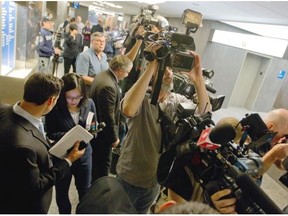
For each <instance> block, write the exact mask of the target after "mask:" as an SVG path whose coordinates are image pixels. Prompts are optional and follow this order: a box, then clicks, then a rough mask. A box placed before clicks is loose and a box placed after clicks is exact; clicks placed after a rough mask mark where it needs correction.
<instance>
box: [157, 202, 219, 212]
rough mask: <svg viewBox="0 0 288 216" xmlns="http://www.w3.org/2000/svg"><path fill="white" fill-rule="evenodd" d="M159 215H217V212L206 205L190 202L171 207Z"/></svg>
mask: <svg viewBox="0 0 288 216" xmlns="http://www.w3.org/2000/svg"><path fill="white" fill-rule="evenodd" d="M159 214H219V212H218V211H217V210H215V209H214V208H212V207H211V206H209V205H208V204H205V203H200V202H195V201H194V202H193V201H190V202H186V203H178V204H175V205H172V206H171V207H168V208H166V209H164V210H163V211H161V212H159Z"/></svg>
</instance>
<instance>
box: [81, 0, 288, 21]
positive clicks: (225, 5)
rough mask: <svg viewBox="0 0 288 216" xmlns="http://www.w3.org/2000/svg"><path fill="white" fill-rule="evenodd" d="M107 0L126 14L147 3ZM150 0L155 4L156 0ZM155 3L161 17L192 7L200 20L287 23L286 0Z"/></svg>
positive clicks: (133, 12) (131, 13)
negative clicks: (198, 13)
mask: <svg viewBox="0 0 288 216" xmlns="http://www.w3.org/2000/svg"><path fill="white" fill-rule="evenodd" d="M86 2H87V1H86ZM109 2H113V3H114V4H117V5H121V6H123V8H122V9H113V8H111V7H108V6H107V9H108V10H110V11H115V12H119V13H124V14H128V15H137V14H139V13H140V8H141V7H142V6H144V7H146V8H147V5H148V4H145V3H140V1H139V2H138V1H109ZM149 2H150V3H153V2H154V3H155V2H157V0H154V1H149ZM89 4H92V1H89ZM157 5H158V6H159V10H158V11H157V12H156V14H158V15H162V16H164V17H181V16H182V13H183V11H184V10H185V9H192V10H195V11H198V12H200V13H202V14H203V19H209V20H218V21H237V22H252V23H265V24H275V25H286V26H288V1H166V2H164V3H158V4H157Z"/></svg>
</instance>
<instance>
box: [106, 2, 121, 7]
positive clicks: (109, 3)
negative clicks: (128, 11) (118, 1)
mask: <svg viewBox="0 0 288 216" xmlns="http://www.w3.org/2000/svg"><path fill="white" fill-rule="evenodd" d="M103 4H105V5H107V6H109V7H113V8H123V7H122V6H120V5H115V4H113V3H111V2H103Z"/></svg>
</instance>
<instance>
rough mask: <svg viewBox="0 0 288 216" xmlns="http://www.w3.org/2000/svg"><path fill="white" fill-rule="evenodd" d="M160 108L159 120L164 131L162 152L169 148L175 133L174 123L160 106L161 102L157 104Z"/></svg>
mask: <svg viewBox="0 0 288 216" xmlns="http://www.w3.org/2000/svg"><path fill="white" fill-rule="evenodd" d="M157 106H158V110H159V118H158V122H159V123H160V126H161V132H162V138H161V146H160V150H159V153H160V154H162V153H163V150H167V149H168V146H169V143H170V140H172V138H173V137H172V136H173V134H172V133H171V130H172V129H173V128H174V123H173V122H172V120H171V119H170V118H169V116H168V115H167V114H166V113H165V112H163V111H162V110H161V108H160V106H159V103H158V104H157Z"/></svg>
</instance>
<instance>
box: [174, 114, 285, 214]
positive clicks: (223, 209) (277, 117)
mask: <svg viewBox="0 0 288 216" xmlns="http://www.w3.org/2000/svg"><path fill="white" fill-rule="evenodd" d="M237 122H239V121H238V120H237V119H236V118H234V117H226V118H223V119H221V120H220V121H218V122H217V125H216V127H217V126H218V125H220V124H223V123H228V124H230V125H232V126H233V127H235V129H236V137H235V139H234V142H235V143H237V144H238V143H240V139H241V137H242V134H243V131H242V127H241V125H239V123H238V124H237ZM264 123H265V124H266V126H267V128H268V129H269V130H270V131H273V132H277V134H276V136H275V137H274V138H273V139H272V142H271V143H272V145H273V144H274V146H273V147H272V149H271V150H269V151H268V152H267V153H266V154H264V156H263V157H262V162H263V164H262V168H261V169H260V175H259V177H261V175H263V174H264V173H265V172H266V171H267V170H268V169H269V168H270V167H271V166H272V164H273V163H274V164H275V165H276V166H277V167H278V168H279V169H282V170H285V169H284V167H283V165H282V161H283V159H285V158H286V157H287V156H288V145H287V143H279V142H287V140H286V139H285V140H283V137H284V135H286V134H287V131H288V111H287V110H285V109H276V110H273V111H271V112H269V113H268V114H267V115H266V116H265V118H264ZM245 141H246V142H245V143H247V144H249V143H250V142H251V140H250V138H248V140H247V138H246V140H245ZM277 142H278V143H277ZM259 157H260V156H259ZM189 171H190V170H189ZM189 171H187V173H188V175H189V177H190V179H189V180H190V181H191V182H193V181H194V182H193V183H192V184H195V183H196V182H195V180H194V178H193V176H192V177H191V175H193V174H191V171H190V173H189ZM186 178H187V177H186ZM258 180H261V178H258ZM183 182H184V181H182V182H181V183H182V184H180V183H179V182H176V183H175V184H178V187H183ZM260 183H261V181H260ZM196 184H197V183H196ZM176 187H177V185H176ZM178 189H179V188H178ZM194 190H195V187H194V185H193V194H194ZM230 193H231V190H230V189H224V190H222V191H218V192H216V193H215V194H213V195H212V196H211V201H212V203H213V205H214V207H215V208H216V209H217V210H218V211H219V212H220V213H236V205H235V204H236V202H237V201H238V200H236V199H235V198H230V199H223V197H224V196H226V195H229V194H230ZM169 199H172V200H175V201H176V202H180V203H181V202H186V200H185V199H183V198H182V197H180V196H179V195H177V194H176V193H174V192H173V191H172V190H170V191H169ZM192 200H194V199H193V198H192Z"/></svg>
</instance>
